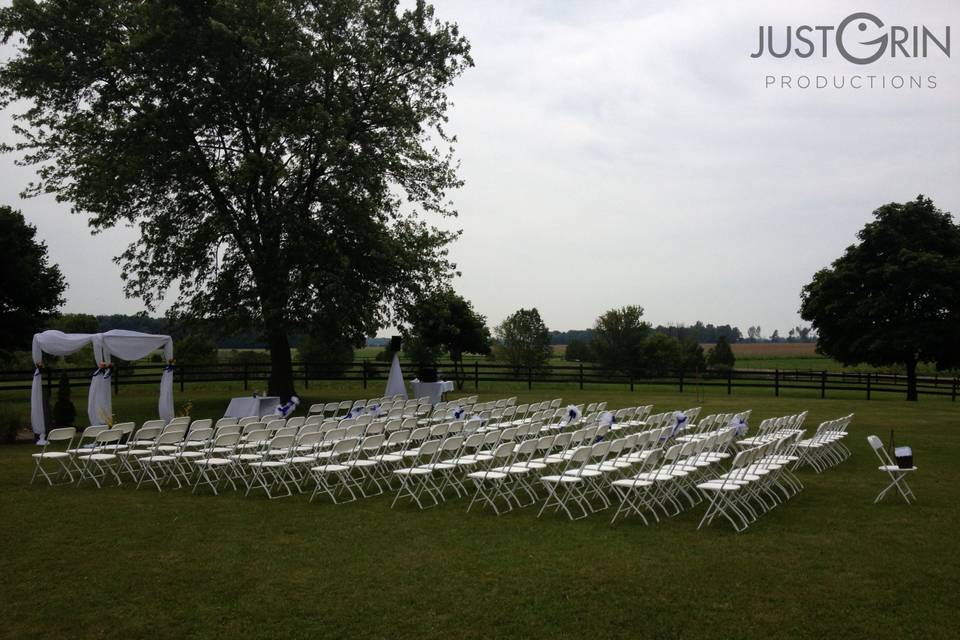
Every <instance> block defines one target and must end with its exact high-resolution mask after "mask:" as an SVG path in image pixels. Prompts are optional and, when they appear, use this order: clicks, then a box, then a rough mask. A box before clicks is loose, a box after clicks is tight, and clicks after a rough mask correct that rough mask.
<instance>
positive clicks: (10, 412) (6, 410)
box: [0, 405, 23, 444]
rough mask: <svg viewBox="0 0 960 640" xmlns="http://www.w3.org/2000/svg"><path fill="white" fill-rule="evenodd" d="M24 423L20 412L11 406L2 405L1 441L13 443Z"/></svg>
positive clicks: (0, 407)
mask: <svg viewBox="0 0 960 640" xmlns="http://www.w3.org/2000/svg"><path fill="white" fill-rule="evenodd" d="M22 425H23V419H22V417H21V416H20V412H19V411H17V410H16V409H14V408H13V407H10V406H4V405H0V442H3V443H4V444H13V443H14V442H16V441H17V432H19V431H20V427H21V426H22Z"/></svg>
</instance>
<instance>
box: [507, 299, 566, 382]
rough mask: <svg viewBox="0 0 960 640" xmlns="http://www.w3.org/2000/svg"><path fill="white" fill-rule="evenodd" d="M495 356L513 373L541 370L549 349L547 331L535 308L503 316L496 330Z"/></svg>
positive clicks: (548, 355)
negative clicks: (514, 371)
mask: <svg viewBox="0 0 960 640" xmlns="http://www.w3.org/2000/svg"><path fill="white" fill-rule="evenodd" d="M496 336H497V342H498V343H499V344H498V347H499V348H498V350H497V352H498V355H499V356H500V357H502V358H503V359H504V360H506V361H507V362H509V363H510V364H511V365H512V366H513V367H514V368H515V369H517V370H522V369H527V368H531V369H534V370H538V369H542V368H543V367H545V366H546V364H547V362H548V361H549V360H550V357H551V356H552V355H553V349H552V348H551V347H550V331H549V330H548V329H547V325H545V324H544V323H543V320H542V319H541V318H540V312H539V311H537V309H536V308H533V309H519V310H517V311H515V312H514V313H512V314H510V315H509V316H507V318H506V319H505V320H504V321H503V322H501V323H500V325H499V326H498V327H497V329H496Z"/></svg>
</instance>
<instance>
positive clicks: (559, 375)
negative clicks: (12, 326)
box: [0, 360, 958, 401]
mask: <svg viewBox="0 0 960 640" xmlns="http://www.w3.org/2000/svg"><path fill="white" fill-rule="evenodd" d="M408 366H409V365H408ZM438 366H439V367H440V369H441V372H442V373H441V377H445V378H447V379H456V380H457V382H458V384H459V385H461V386H462V388H463V389H464V390H472V391H481V390H482V389H483V388H484V386H485V385H489V384H491V383H503V382H510V383H521V384H525V385H526V386H527V388H529V389H534V388H536V387H543V388H548V387H551V386H556V385H558V384H562V385H577V386H578V387H579V388H580V389H584V388H588V387H589V386H590V385H624V386H629V388H630V390H631V391H633V390H635V389H636V388H637V387H645V386H659V387H676V388H677V390H678V391H681V392H682V391H684V390H685V389H686V390H690V389H691V388H694V387H701V388H722V389H725V390H726V392H727V393H728V394H730V393H733V390H734V389H741V388H752V389H767V390H769V391H770V392H771V393H772V394H773V395H776V396H779V395H780V394H781V392H784V391H789V390H792V389H804V390H813V391H815V392H819V395H820V397H821V398H825V397H827V396H828V394H829V393H831V392H835V391H844V392H854V393H861V394H863V395H864V396H865V397H866V399H867V400H869V399H871V398H872V397H873V396H874V395H875V394H878V393H898V394H904V395H905V394H906V391H907V380H906V376H904V375H903V374H896V373H892V374H890V373H868V372H849V371H814V370H800V369H733V370H727V371H721V370H709V371H702V372H697V373H694V372H684V371H664V372H657V373H652V374H649V375H635V376H634V375H629V374H624V373H619V372H610V371H604V370H603V369H601V368H599V367H597V366H595V365H590V364H584V363H581V364H569V365H550V366H547V367H544V368H542V369H530V368H523V367H514V366H511V365H508V364H496V363H481V362H471V363H465V365H464V368H463V370H462V371H461V372H460V373H459V375H457V376H456V377H454V376H453V375H452V374H453V367H452V365H451V364H449V363H440V364H439V365H438ZM162 371H163V365H162V364H119V365H117V366H116V368H115V370H114V373H113V376H112V385H113V389H114V393H121V392H122V390H123V388H124V387H128V386H131V385H140V384H157V383H158V382H159V380H160V374H161V372H162ZM389 372H390V364H389V363H386V362H380V361H372V360H364V361H360V362H340V363H334V362H298V363H294V365H293V374H294V380H295V384H297V385H302V386H303V388H305V389H309V387H310V384H311V383H316V382H319V381H324V380H340V381H355V382H360V383H361V384H362V386H363V388H365V389H366V388H367V387H368V385H370V384H371V383H373V382H381V381H384V380H386V379H387V376H388V375H389ZM411 372H412V371H411V370H410V369H408V372H407V377H408V378H409V377H412V376H411ZM443 372H445V374H446V375H444V373H443ZM62 373H66V374H67V376H68V377H69V379H70V385H71V386H86V385H87V384H89V378H90V375H91V374H92V373H93V370H92V367H91V368H47V369H44V371H43V374H42V375H43V379H44V380H43V381H44V385H45V386H46V387H47V388H48V389H50V390H51V392H52V391H53V389H54V388H55V387H56V385H57V384H58V383H59V379H60V375H61V374H62ZM33 374H34V372H33V371H2V372H0V391H23V390H27V389H30V385H31V381H32V378H33ZM269 375H270V365H269V364H256V363H249V364H242V363H224V364H219V363H218V364H178V365H177V367H176V369H175V372H174V376H175V381H176V383H177V384H178V385H179V386H180V390H181V391H183V390H185V388H186V386H187V385H189V384H201V383H223V382H230V383H236V382H242V383H243V388H244V389H250V388H251V387H252V388H261V387H263V386H265V382H266V380H267V379H268V378H269ZM957 391H958V379H957V377H955V376H918V378H917V393H918V394H920V395H930V396H949V397H950V399H951V400H952V401H956V399H957Z"/></svg>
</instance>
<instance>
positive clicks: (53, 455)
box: [31, 451, 70, 458]
mask: <svg viewBox="0 0 960 640" xmlns="http://www.w3.org/2000/svg"><path fill="white" fill-rule="evenodd" d="M31 455H32V456H33V457H34V458H69V457H70V454H69V453H67V452H66V451H47V452H46V453H34V454H31Z"/></svg>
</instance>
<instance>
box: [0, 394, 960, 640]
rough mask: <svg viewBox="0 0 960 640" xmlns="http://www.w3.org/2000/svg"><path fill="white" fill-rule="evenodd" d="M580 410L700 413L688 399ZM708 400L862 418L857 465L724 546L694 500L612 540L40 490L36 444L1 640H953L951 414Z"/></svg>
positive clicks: (5, 565)
mask: <svg viewBox="0 0 960 640" xmlns="http://www.w3.org/2000/svg"><path fill="white" fill-rule="evenodd" d="M550 395H551V394H550V393H549V392H544V391H539V392H537V393H535V394H534V396H535V397H537V398H544V397H550ZM563 395H564V399H565V401H566V400H567V399H569V400H578V399H580V398H579V397H578V396H580V394H576V395H574V394H572V393H571V392H564V394H563ZM531 397H533V396H531ZM582 397H583V398H584V399H586V398H590V399H599V398H601V397H607V398H610V399H611V400H612V404H615V405H617V406H623V405H626V404H628V403H633V404H635V403H637V402H639V401H640V399H641V398H642V399H643V400H644V401H647V402H655V403H656V404H657V405H658V406H659V407H661V408H667V407H668V406H669V407H673V406H677V407H680V406H682V407H686V406H691V405H692V403H691V401H690V398H691V396H690V395H687V396H677V395H672V396H671V395H668V394H663V395H659V396H645V395H640V394H629V393H625V392H602V393H597V392H591V393H584V394H583V395H582ZM144 398H145V399H144V400H143V402H145V403H146V402H148V400H147V399H148V398H149V396H146V395H145V396H144ZM149 401H150V402H153V401H155V400H149ZM208 401H209V402H210V406H213V403H214V400H213V399H212V398H210V399H208ZM126 402H130V403H132V402H133V400H130V399H127V400H126ZM206 402H207V400H205V401H199V400H198V405H197V406H206V404H205V403H206ZM217 402H222V398H221V399H220V400H218V401H217ZM703 404H704V407H705V411H706V412H711V411H718V410H723V409H724V408H726V407H728V406H729V407H731V408H734V407H736V408H747V407H752V408H753V409H754V420H752V421H751V422H752V424H753V425H756V424H757V423H758V422H759V419H762V418H763V417H768V416H771V415H782V414H785V413H790V412H794V411H798V410H801V409H804V408H807V409H809V410H810V417H809V419H808V421H807V427H808V428H809V429H811V430H812V429H814V428H815V427H816V425H817V424H818V423H819V422H820V421H822V420H825V419H828V418H832V417H836V416H839V415H842V414H844V413H847V412H849V411H855V412H856V413H857V417H856V418H855V419H854V423H853V429H852V433H853V435H852V436H851V438H850V446H851V448H852V449H853V450H854V455H853V457H852V458H850V459H849V460H847V461H846V462H845V463H843V464H842V465H840V466H839V467H837V468H834V469H832V470H830V471H828V472H826V473H825V474H823V475H819V476H818V475H816V474H814V473H813V472H812V471H809V470H805V471H803V472H802V475H801V477H802V479H803V481H804V482H805V484H806V489H805V490H804V491H802V492H801V493H800V495H799V496H797V497H796V498H794V499H793V500H791V501H790V502H788V503H787V504H786V505H784V506H782V507H779V508H777V509H776V510H774V511H773V512H772V513H770V514H768V515H767V516H764V517H762V518H761V519H760V521H759V522H758V523H756V524H755V525H754V526H752V527H751V528H750V529H749V530H748V532H747V533H745V534H742V535H736V534H734V533H733V532H732V530H731V529H730V528H729V527H727V526H726V525H722V524H718V525H716V526H714V527H712V528H710V529H708V530H705V531H696V524H697V522H698V520H699V517H700V515H701V514H702V511H703V507H702V506H700V507H698V508H696V509H694V510H692V511H690V512H687V513H685V514H683V515H681V516H680V517H677V518H674V519H670V520H667V521H664V522H662V523H661V524H659V525H655V526H651V527H644V526H642V525H641V524H639V523H638V522H636V521H634V520H629V521H627V522H624V523H619V524H618V525H616V526H613V527H611V526H610V525H609V524H608V522H609V517H610V515H611V514H609V513H603V514H600V515H595V516H592V517H591V518H589V519H587V520H584V521H579V522H568V521H565V520H562V519H560V518H559V517H544V518H542V519H539V520H538V519H537V518H536V517H535V515H536V513H535V511H533V510H530V509H526V510H523V511H519V512H516V511H515V512H513V513H511V514H508V515H506V516H503V517H500V518H497V517H495V516H494V515H493V514H492V513H488V512H482V511H481V512H471V513H469V514H468V513H465V512H464V510H465V508H466V501H465V500H459V501H453V502H448V503H446V504H445V505H442V506H441V507H439V508H436V509H432V510H428V511H425V512H420V511H417V510H415V509H412V508H409V507H406V506H405V507H402V508H400V507H398V508H397V509H394V510H391V509H390V508H389V502H390V498H388V497H386V496H384V497H379V498H374V499H368V500H363V501H360V502H356V503H353V504H346V505H331V504H328V503H314V504H309V503H308V502H307V499H306V497H304V496H297V497H294V498H292V499H284V500H275V501H267V500H265V499H262V498H259V497H257V498H249V499H245V498H243V497H242V496H239V495H236V494H228V495H224V496H220V497H214V496H209V495H201V496H195V495H191V494H189V493H188V492H185V491H165V492H164V493H162V494H159V495H158V494H157V493H156V492H154V491H149V490H141V491H135V490H133V489H132V488H130V487H122V488H109V489H104V490H101V491H98V490H96V489H95V488H92V487H84V488H80V489H76V488H73V487H57V488H52V489H51V488H46V487H42V486H39V485H36V486H33V487H31V486H29V485H28V484H27V482H28V480H29V475H30V471H31V461H30V459H29V454H30V453H31V452H32V450H33V449H32V448H31V447H30V446H13V447H9V446H8V447H0V533H2V536H3V539H4V540H6V541H7V549H6V550H5V553H3V555H2V556H0V575H2V576H3V578H4V580H3V588H2V589H0V616H2V619H3V621H4V622H3V625H2V626H0V637H4V638H57V637H82V638H115V637H116V638H140V637H148V636H149V637H163V638H166V637H170V638H235V637H255V638H280V637H290V638H301V637H302V638H320V637H323V638H327V637H329V638H343V637H360V638H419V639H432V638H438V639H440V638H478V639H479V638H491V637H496V638H510V637H527V638H575V637H588V638H593V639H596V640H600V639H605V638H697V639H706V638H782V637H787V638H816V639H817V640H822V639H824V638H862V637H863V638H865V637H870V638H913V637H916V638H955V637H956V629H957V628H960V616H958V613H957V610H956V609H957V607H956V603H957V601H958V596H960V588H958V580H957V576H958V575H960V543H958V537H957V531H958V526H957V525H958V524H960V517H958V514H960V511H958V508H957V504H956V502H957V489H956V487H957V486H958V485H957V481H958V469H960V464H958V462H957V453H956V452H957V451H958V445H960V425H958V423H957V417H958V416H960V411H958V409H957V408H956V406H955V405H952V404H950V403H948V402H934V401H925V402H922V403H919V404H914V405H912V406H911V405H908V404H906V403H903V402H899V401H873V402H870V403H867V402H863V401H853V400H826V401H820V400H811V399H802V398H797V399H785V398H781V399H779V400H776V399H772V398H760V397H757V398H750V397H745V396H734V397H733V398H727V397H725V396H718V397H715V398H712V397H711V398H708V400H707V401H706V402H705V403H703ZM131 406H132V405H131ZM218 406H220V405H218ZM211 410H212V409H211ZM196 415H199V413H197V414H196ZM890 428H896V429H897V440H898V442H900V443H903V444H911V445H912V446H913V447H914V450H915V452H916V457H917V464H918V466H919V467H920V472H919V474H918V475H917V477H916V479H915V480H914V482H913V486H914V490H915V492H916V494H917V496H918V497H919V499H920V502H919V504H917V505H916V506H913V507H907V506H906V505H904V504H902V503H897V502H894V501H893V500H892V499H891V500H890V501H889V502H887V503H886V504H882V505H878V506H874V505H872V504H871V502H872V500H873V497H874V496H875V495H876V493H877V492H878V491H879V490H880V488H882V486H883V483H884V478H883V477H882V476H881V475H880V474H879V473H878V472H877V471H876V469H875V468H876V463H875V458H874V456H873V453H872V452H871V451H870V450H869V449H868V448H867V445H866V442H865V439H864V436H865V435H866V433H868V432H873V433H878V434H879V435H881V437H883V438H884V439H886V437H887V434H888V431H889V429H890Z"/></svg>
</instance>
